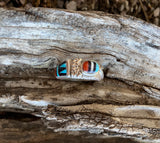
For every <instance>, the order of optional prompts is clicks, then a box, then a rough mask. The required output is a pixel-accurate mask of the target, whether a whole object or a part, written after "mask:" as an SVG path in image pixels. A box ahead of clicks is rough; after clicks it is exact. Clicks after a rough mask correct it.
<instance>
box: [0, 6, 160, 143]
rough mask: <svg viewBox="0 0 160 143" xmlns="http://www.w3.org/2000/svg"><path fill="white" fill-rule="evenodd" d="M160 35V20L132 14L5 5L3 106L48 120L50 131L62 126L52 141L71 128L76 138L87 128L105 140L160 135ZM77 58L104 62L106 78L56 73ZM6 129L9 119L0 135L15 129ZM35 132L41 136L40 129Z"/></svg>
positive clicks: (0, 69)
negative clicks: (76, 78) (154, 22)
mask: <svg viewBox="0 0 160 143" xmlns="http://www.w3.org/2000/svg"><path fill="white" fill-rule="evenodd" d="M159 39H160V28H159V27H157V26H155V25H151V24H148V23H146V22H144V21H141V20H139V19H135V18H133V17H129V16H125V17H124V16H123V17H122V16H119V15H111V14H106V13H102V12H74V11H64V10H58V9H44V8H30V9H25V10H24V9H12V10H7V9H3V8H1V9H0V111H1V112H2V113H8V112H9V113H10V112H14V113H17V114H19V113H20V114H27V115H28V114H29V115H33V116H36V117H39V118H41V119H42V121H39V120H40V119H38V121H37V120H36V122H35V124H42V126H44V127H40V128H42V130H45V131H46V132H45V131H44V132H45V133H47V130H51V131H52V132H55V133H54V136H52V137H51V140H52V139H53V138H54V137H55V138H56V135H57V134H58V133H59V132H63V131H64V132H66V131H67V132H68V133H69V134H70V135H71V136H72V137H73V138H74V137H76V135H75V134H76V133H77V134H83V133H84V134H85V136H88V137H89V136H94V134H96V135H97V136H96V137H95V136H94V137H95V138H96V139H97V140H98V139H100V137H103V138H107V137H108V136H114V137H118V136H120V137H123V138H126V139H127V138H134V139H136V140H138V141H143V142H147V141H149V142H152V141H153V142H154V143H155V142H159V141H160V40H159ZM77 57H78V58H83V59H93V60H95V61H98V62H99V63H100V64H101V65H102V66H103V68H104V73H105V77H104V80H103V81H101V82H82V81H81V82H78V81H62V80H57V79H55V77H54V67H55V66H56V65H57V64H58V63H60V62H62V61H64V60H66V59H71V58H77ZM1 116H5V115H1ZM3 122H4V123H5V122H7V123H6V126H7V128H8V127H9V126H10V124H12V123H13V122H16V125H19V124H21V123H20V122H19V121H18V118H16V119H14V121H10V119H8V120H3V121H2V123H3ZM37 122H38V123H37ZM40 122H41V123H40ZM26 124H27V125H29V126H31V127H32V126H33V127H34V124H32V122H28V123H26ZM26 124H25V125H23V124H22V125H21V126H20V127H21V129H18V131H17V133H15V136H17V138H18V139H20V138H24V139H25V137H23V135H22V136H20V135H18V134H19V132H21V131H22V130H25V126H26ZM12 125H13V124H12ZM5 128H6V127H4V126H3V124H1V127H0V130H2V131H3V133H1V135H0V136H1V137H2V136H4V133H6V135H7V137H10V136H12V134H10V131H6V129H5ZM44 128H45V129H44ZM10 130H11V129H10ZM15 130H16V128H15V129H13V131H15ZM27 131H28V130H26V132H25V133H26V134H25V135H27V134H28V133H29V131H28V132H27ZM31 132H33V133H34V134H33V136H34V135H36V133H35V130H34V128H33V130H31ZM51 134H52V133H51ZM64 134H65V133H63V135H64ZM39 136H41V133H37V141H39V140H38V137H39ZM63 137H64V140H65V135H64V136H63ZM42 138H43V137H42ZM35 140H36V137H35ZM44 140H45V138H44ZM44 140H43V139H42V141H44ZM25 141H26V142H27V141H28V140H25ZM25 141H24V142H25ZM86 141H87V140H86ZM3 142H7V138H3ZM21 142H22V141H21ZM35 142H36V141H35ZM73 142H74V141H73Z"/></svg>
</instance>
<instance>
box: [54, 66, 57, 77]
mask: <svg viewBox="0 0 160 143" xmlns="http://www.w3.org/2000/svg"><path fill="white" fill-rule="evenodd" d="M54 75H55V76H57V69H56V68H55V69H54Z"/></svg>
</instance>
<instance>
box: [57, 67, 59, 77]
mask: <svg viewBox="0 0 160 143" xmlns="http://www.w3.org/2000/svg"><path fill="white" fill-rule="evenodd" d="M57 76H59V73H58V66H57Z"/></svg>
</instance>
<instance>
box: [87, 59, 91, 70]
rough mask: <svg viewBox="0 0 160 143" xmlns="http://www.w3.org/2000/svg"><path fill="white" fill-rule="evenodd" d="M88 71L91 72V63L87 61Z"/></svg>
mask: <svg viewBox="0 0 160 143" xmlns="http://www.w3.org/2000/svg"><path fill="white" fill-rule="evenodd" d="M88 66H89V67H88V71H91V62H90V61H88Z"/></svg>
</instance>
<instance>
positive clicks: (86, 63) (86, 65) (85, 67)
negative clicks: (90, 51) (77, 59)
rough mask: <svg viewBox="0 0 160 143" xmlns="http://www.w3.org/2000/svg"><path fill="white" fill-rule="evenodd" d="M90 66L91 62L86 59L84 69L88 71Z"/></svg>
mask: <svg viewBox="0 0 160 143" xmlns="http://www.w3.org/2000/svg"><path fill="white" fill-rule="evenodd" d="M88 68H89V62H88V61H86V62H84V63H83V71H88Z"/></svg>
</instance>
